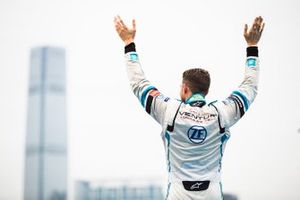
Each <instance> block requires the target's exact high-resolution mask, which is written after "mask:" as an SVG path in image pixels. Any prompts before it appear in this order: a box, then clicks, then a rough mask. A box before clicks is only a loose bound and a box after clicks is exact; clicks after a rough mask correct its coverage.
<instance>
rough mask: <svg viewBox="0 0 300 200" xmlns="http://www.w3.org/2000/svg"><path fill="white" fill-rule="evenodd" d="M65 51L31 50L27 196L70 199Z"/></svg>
mask: <svg viewBox="0 0 300 200" xmlns="http://www.w3.org/2000/svg"><path fill="white" fill-rule="evenodd" d="M66 125H67V123H66V69H65V51H64V49H61V48H52V47H39V48H34V49H32V50H31V57H30V78H29V97H28V115H27V133H26V156H25V178H24V199H25V200H65V199H66V198H67V129H66Z"/></svg>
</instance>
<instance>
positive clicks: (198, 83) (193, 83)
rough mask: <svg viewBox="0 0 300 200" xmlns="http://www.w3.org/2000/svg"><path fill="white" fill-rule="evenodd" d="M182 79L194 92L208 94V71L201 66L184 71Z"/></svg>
mask: <svg viewBox="0 0 300 200" xmlns="http://www.w3.org/2000/svg"><path fill="white" fill-rule="evenodd" d="M182 81H183V83H185V84H187V86H188V87H189V88H190V90H191V92H192V93H193V94H194V93H201V94H202V95H204V96H205V95H207V93H208V90H209V86H210V75H209V73H208V71H206V70H204V69H201V68H193V69H188V70H186V71H184V72H183V75H182Z"/></svg>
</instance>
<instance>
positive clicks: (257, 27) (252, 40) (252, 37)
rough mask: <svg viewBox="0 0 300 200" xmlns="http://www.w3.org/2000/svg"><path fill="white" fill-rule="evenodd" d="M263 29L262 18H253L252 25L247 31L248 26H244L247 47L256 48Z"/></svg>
mask: <svg viewBox="0 0 300 200" xmlns="http://www.w3.org/2000/svg"><path fill="white" fill-rule="evenodd" d="M264 27H265V23H263V18H262V17H261V16H259V17H256V18H255V20H254V22H253V25H252V27H251V29H250V30H249V31H248V25H247V24H245V28H244V37H245V40H246V42H247V44H248V46H257V43H258V42H259V40H260V37H261V34H262V32H263V30H264Z"/></svg>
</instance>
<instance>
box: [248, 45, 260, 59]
mask: <svg viewBox="0 0 300 200" xmlns="http://www.w3.org/2000/svg"><path fill="white" fill-rule="evenodd" d="M249 56H255V57H258V47H247V57H249Z"/></svg>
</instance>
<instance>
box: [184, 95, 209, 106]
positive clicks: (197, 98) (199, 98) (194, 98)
mask: <svg viewBox="0 0 300 200" xmlns="http://www.w3.org/2000/svg"><path fill="white" fill-rule="evenodd" d="M196 101H204V102H205V96H204V95H203V94H201V93H194V94H192V95H191V96H189V97H188V98H187V99H186V100H185V103H187V104H189V103H192V102H196Z"/></svg>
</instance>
